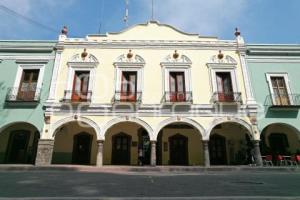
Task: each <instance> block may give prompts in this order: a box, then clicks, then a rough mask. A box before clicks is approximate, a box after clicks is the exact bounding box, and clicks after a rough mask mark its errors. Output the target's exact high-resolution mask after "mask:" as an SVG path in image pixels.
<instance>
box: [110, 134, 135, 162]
mask: <svg viewBox="0 0 300 200" xmlns="http://www.w3.org/2000/svg"><path fill="white" fill-rule="evenodd" d="M130 147H131V136H129V135H127V134H125V133H119V134H117V135H115V136H113V138H112V164H113V165H130Z"/></svg>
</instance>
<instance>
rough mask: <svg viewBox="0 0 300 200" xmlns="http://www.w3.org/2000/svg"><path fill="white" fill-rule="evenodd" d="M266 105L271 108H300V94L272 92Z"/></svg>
mask: <svg viewBox="0 0 300 200" xmlns="http://www.w3.org/2000/svg"><path fill="white" fill-rule="evenodd" d="M265 105H266V106H268V107H270V108H300V94H271V95H268V96H267V98H266V101H265Z"/></svg>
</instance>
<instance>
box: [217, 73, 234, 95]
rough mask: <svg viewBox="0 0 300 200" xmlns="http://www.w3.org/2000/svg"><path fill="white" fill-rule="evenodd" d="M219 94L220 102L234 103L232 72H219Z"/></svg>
mask: <svg viewBox="0 0 300 200" xmlns="http://www.w3.org/2000/svg"><path fill="white" fill-rule="evenodd" d="M216 78H217V92H218V98H219V101H233V100H234V95H233V88H232V81H231V75H230V72H217V73H216Z"/></svg>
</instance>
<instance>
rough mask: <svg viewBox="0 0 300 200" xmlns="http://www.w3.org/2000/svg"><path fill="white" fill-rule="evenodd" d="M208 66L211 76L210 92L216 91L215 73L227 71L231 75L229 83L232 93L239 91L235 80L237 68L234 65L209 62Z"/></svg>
mask: <svg viewBox="0 0 300 200" xmlns="http://www.w3.org/2000/svg"><path fill="white" fill-rule="evenodd" d="M208 66H209V73H210V78H211V91H212V94H214V93H216V92H218V83H217V73H218V72H229V73H230V76H231V84H232V90H233V92H234V93H238V92H240V88H239V85H238V81H237V70H236V66H235V65H231V66H228V65H219V64H218V65H213V64H210V65H208Z"/></svg>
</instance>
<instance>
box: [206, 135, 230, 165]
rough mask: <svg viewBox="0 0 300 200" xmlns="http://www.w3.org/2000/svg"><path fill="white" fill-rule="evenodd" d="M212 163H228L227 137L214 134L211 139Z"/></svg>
mask: <svg viewBox="0 0 300 200" xmlns="http://www.w3.org/2000/svg"><path fill="white" fill-rule="evenodd" d="M209 151H210V152H209V154H210V163H211V164H212V165H227V155H226V138H225V137H223V136H221V135H218V134H214V135H212V136H211V137H210V140H209Z"/></svg>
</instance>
